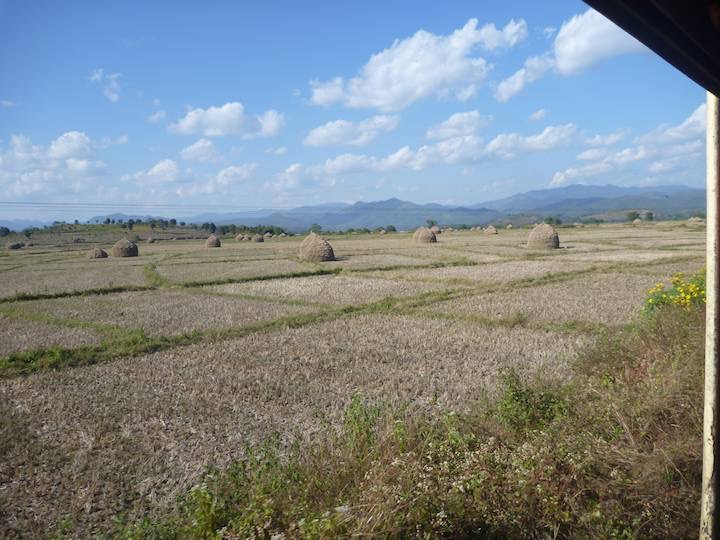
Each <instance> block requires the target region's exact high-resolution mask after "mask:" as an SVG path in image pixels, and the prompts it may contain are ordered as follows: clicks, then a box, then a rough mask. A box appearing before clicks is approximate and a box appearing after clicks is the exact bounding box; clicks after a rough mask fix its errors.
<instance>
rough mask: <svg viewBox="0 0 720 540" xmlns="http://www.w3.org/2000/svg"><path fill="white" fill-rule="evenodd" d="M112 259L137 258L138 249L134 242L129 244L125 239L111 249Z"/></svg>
mask: <svg viewBox="0 0 720 540" xmlns="http://www.w3.org/2000/svg"><path fill="white" fill-rule="evenodd" d="M112 256H113V257H137V256H138V247H137V245H136V244H135V242H131V241H130V240H128V239H127V238H123V239H122V240H118V241H117V242H115V245H114V246H113V248H112Z"/></svg>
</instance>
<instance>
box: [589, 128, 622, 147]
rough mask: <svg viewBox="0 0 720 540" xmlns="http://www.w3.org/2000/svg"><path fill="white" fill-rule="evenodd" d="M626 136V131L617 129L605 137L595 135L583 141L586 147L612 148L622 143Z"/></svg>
mask: <svg viewBox="0 0 720 540" xmlns="http://www.w3.org/2000/svg"><path fill="white" fill-rule="evenodd" d="M627 134H628V130H627V129H618V130H617V131H613V132H612V133H608V134H607V135H599V134H598V135H595V136H593V137H590V138H589V139H587V140H586V141H585V144H586V145H588V146H612V145H613V144H617V143H619V142H620V141H622V140H623V139H624V138H625V137H626V136H627Z"/></svg>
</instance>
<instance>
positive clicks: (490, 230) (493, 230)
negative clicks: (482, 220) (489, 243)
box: [483, 225, 498, 234]
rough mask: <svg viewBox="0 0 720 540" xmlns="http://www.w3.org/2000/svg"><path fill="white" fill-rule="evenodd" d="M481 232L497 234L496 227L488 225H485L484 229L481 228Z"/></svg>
mask: <svg viewBox="0 0 720 540" xmlns="http://www.w3.org/2000/svg"><path fill="white" fill-rule="evenodd" d="M483 233H485V234H497V233H498V232H497V229H496V228H495V227H494V226H492V225H488V226H487V227H485V229H483Z"/></svg>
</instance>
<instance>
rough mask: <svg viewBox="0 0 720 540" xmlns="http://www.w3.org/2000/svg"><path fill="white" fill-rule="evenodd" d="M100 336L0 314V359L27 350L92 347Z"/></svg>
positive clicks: (85, 331) (83, 330)
mask: <svg viewBox="0 0 720 540" xmlns="http://www.w3.org/2000/svg"><path fill="white" fill-rule="evenodd" d="M99 342H100V336H98V335H97V334H95V333H93V332H91V331H89V330H85V329H82V328H61V327H57V326H51V325H48V324H42V323H39V322H34V321H24V320H19V319H15V318H10V317H7V316H5V315H3V314H0V357H3V356H7V355H8V354H10V353H14V352H18V351H24V350H28V349H40V348H48V347H57V346H63V347H77V346H80V345H94V344H97V343H99Z"/></svg>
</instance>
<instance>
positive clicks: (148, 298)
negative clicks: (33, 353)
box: [9, 291, 310, 336]
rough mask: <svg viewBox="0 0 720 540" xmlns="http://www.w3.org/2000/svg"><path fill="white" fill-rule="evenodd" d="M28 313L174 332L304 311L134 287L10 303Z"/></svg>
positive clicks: (303, 309) (153, 332) (152, 332)
mask: <svg viewBox="0 0 720 540" xmlns="http://www.w3.org/2000/svg"><path fill="white" fill-rule="evenodd" d="M9 307H13V308H15V309H17V310H19V311H20V312H21V313H26V314H28V315H38V314H39V315H42V314H48V315H52V316H53V317H57V318H60V319H70V320H80V321H90V322H101V323H104V324H110V325H117V326H119V327H122V328H128V329H142V330H143V331H144V332H145V334H147V335H149V336H153V335H174V334H181V333H184V332H191V331H193V330H209V329H221V328H227V327H230V326H244V325H247V324H252V323H256V322H259V321H265V320H272V319H277V318H278V317H282V316H288V315H297V314H300V313H307V312H309V311H310V310H309V309H308V308H306V307H302V306H292V305H283V304H273V303H269V302H261V301H251V300H244V299H242V298H232V297H227V296H217V295H211V294H204V293H202V292H196V293H192V292H190V291H184V292H179V291H139V292H123V293H116V294H108V295H102V296H78V297H68V298H58V299H54V300H35V301H31V302H18V303H16V304H10V305H9Z"/></svg>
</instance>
